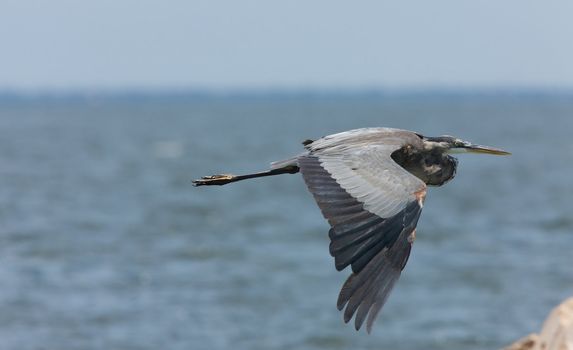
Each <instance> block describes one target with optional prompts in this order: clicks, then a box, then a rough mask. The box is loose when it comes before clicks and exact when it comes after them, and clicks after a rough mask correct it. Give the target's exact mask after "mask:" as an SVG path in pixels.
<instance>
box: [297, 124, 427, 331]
mask: <svg viewBox="0 0 573 350" xmlns="http://www.w3.org/2000/svg"><path fill="white" fill-rule="evenodd" d="M416 142H420V140H419V138H418V137H417V136H416V135H415V134H414V133H411V132H406V131H401V130H395V129H383V128H375V129H359V130H354V131H350V132H345V133H341V134H336V135H332V136H327V137H325V138H322V139H320V140H317V141H314V142H313V143H311V144H309V145H307V149H308V151H309V152H308V153H307V154H304V155H302V156H300V157H299V158H298V159H297V163H296V164H297V165H298V166H299V167H300V170H301V172H302V175H303V178H304V180H305V182H306V184H307V186H308V188H309V190H310V191H311V193H312V194H313V195H314V197H315V200H316V202H317V203H318V206H319V207H320V209H321V211H322V213H323V215H324V217H325V218H326V219H327V220H328V222H329V224H330V225H331V229H330V231H329V237H330V240H331V243H330V253H331V255H332V256H333V257H334V259H335V265H336V268H337V269H338V270H342V269H344V268H346V267H347V266H351V268H352V272H353V273H352V275H351V276H350V277H349V278H348V280H347V281H346V283H345V284H344V286H343V287H342V290H341V291H340V295H339V299H338V308H339V309H340V310H342V309H344V308H345V310H344V320H345V322H348V321H349V320H350V319H351V318H352V317H353V316H354V315H356V317H355V326H356V329H359V328H360V327H361V326H362V324H363V323H364V321H366V323H367V330H368V332H370V330H371V327H372V324H373V322H374V320H375V319H376V316H377V315H378V313H379V311H380V309H381V308H382V306H383V305H384V302H385V301H386V299H387V297H388V295H389V293H390V291H391V290H392V287H393V286H394V284H395V283H396V281H397V280H398V278H399V276H400V273H401V271H402V269H403V268H404V266H405V264H406V261H407V260H408V257H409V254H410V250H411V245H412V242H413V237H414V230H415V227H416V224H417V222H418V218H419V216H420V213H421V210H422V201H423V197H424V195H425V190H426V186H425V184H424V183H423V182H422V181H421V180H419V179H418V178H417V177H415V176H414V175H411V174H410V173H408V172H407V171H406V170H404V169H403V168H401V167H400V166H399V165H398V164H396V163H395V162H394V161H393V159H392V158H391V154H392V152H394V151H395V150H397V149H399V148H401V147H403V146H404V145H405V144H407V143H416Z"/></svg>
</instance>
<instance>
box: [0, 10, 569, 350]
mask: <svg viewBox="0 0 573 350" xmlns="http://www.w3.org/2000/svg"><path fill="white" fill-rule="evenodd" d="M572 13H573V3H572V2H570V1H566V0H555V1H545V2H538V1H523V0H519V1H518V0H509V1H504V2H499V1H491V0H487V1H480V2H471V3H470V2H460V1H453V0H450V1H441V0H439V1H432V2H427V1H410V2H400V3H397V2H390V1H361V2H359V3H358V2H354V3H349V2H340V1H326V0H317V1H310V2H309V1H289V2H278V1H264V2H262V1H240V2H239V1H230V0H222V1H217V2H213V1H169V2H161V3H160V2H155V1H147V0H145V1H141V0H138V1H135V0H125V1H121V2H118V1H110V0H100V1H97V2H95V1H82V2H78V1H72V0H68V1H65V0H55V1H51V2H43V1H32V0H24V1H22V0H18V1H11V0H0V45H1V46H0V48H1V53H0V164H1V165H0V349H2V350H4V349H19V350H27V349H157V348H167V349H197V350H202V349H215V350H217V349H245V350H247V349H351V348H364V349H420V348H424V349H451V350H460V349H476V350H477V349H496V348H500V347H502V346H504V345H507V344H509V343H511V342H513V341H514V340H516V339H517V338H520V337H522V336H524V335H526V334H528V333H530V332H533V331H536V330H538V329H539V327H540V325H541V322H542V321H543V319H544V318H545V316H546V314H547V312H548V311H549V310H550V309H551V308H552V307H553V306H555V305H556V304H558V303H559V302H560V301H561V300H563V299H564V298H566V297H568V296H571V295H573V268H572V266H573V254H572V253H571V251H572V249H573V232H572V231H573V217H572V215H571V212H572V211H573V204H572V202H571V197H570V196H571V193H573V183H572V181H571V174H572V171H573V165H572V163H573V143H572V142H571V139H570V137H571V133H572V132H573V65H572V64H571V62H573V46H572V42H571V37H572V35H573V22H572V21H571V14H572ZM366 126H389V127H396V128H404V129H410V130H415V131H418V132H421V133H423V134H426V135H431V136H437V135H441V134H451V135H455V136H457V137H460V138H463V139H467V140H470V141H474V142H476V143H480V144H485V145H491V146H495V147H500V148H503V149H507V150H509V151H511V152H513V155H512V156H511V157H487V156H477V155H473V156H472V155H461V156H460V157H459V159H460V166H459V171H458V175H457V177H456V179H455V180H454V181H453V182H451V183H449V184H448V185H446V186H444V187H442V188H436V189H431V190H430V191H429V194H428V198H427V200H426V205H425V207H424V213H423V214H422V217H421V219H420V222H419V226H418V227H419V228H418V235H417V237H418V238H417V241H416V244H415V246H414V249H413V252H412V256H411V258H410V261H409V263H408V266H407V267H406V269H405V272H404V274H403V275H402V278H401V280H400V281H399V282H398V284H397V286H396V288H395V290H394V292H393V294H392V295H391V297H390V299H389V300H388V302H387V304H386V306H385V308H384V309H383V311H382V313H381V316H380V318H379V320H378V322H377V324H376V325H375V327H374V332H373V334H372V335H370V336H368V335H367V334H366V333H365V332H359V333H357V332H355V331H354V329H353V327H352V326H351V325H344V323H343V322H342V315H340V313H339V312H338V311H337V310H336V307H335V304H336V298H337V294H338V292H339V289H340V287H341V285H342V283H343V281H344V280H345V279H346V277H347V275H348V274H349V272H336V270H335V269H334V264H333V261H332V258H331V257H330V256H329V254H328V237H327V231H328V226H327V223H326V222H325V221H324V220H323V218H322V216H321V215H320V212H319V210H318V208H317V207H316V205H315V203H314V201H313V199H312V197H311V195H310V194H308V193H307V192H306V189H305V186H304V184H303V181H302V179H301V177H300V176H298V175H297V176H290V175H285V176H281V177H276V178H268V179H261V180H259V181H253V182H244V183H240V184H235V185H233V186H229V187H224V188H192V187H191V180H192V179H194V178H197V177H199V176H201V175H207V174H212V173H219V172H235V173H241V172H250V171H257V170H263V169H266V168H267V166H268V163H269V162H271V161H274V160H279V159H283V158H287V157H289V156H291V155H294V154H297V153H298V152H300V151H301V149H302V146H301V145H300V142H301V141H302V140H304V139H307V138H317V137H320V136H323V135H326V134H330V133H334V132H338V131H343V130H347V129H353V128H359V127H366Z"/></svg>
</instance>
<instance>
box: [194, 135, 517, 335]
mask: <svg viewBox="0 0 573 350" xmlns="http://www.w3.org/2000/svg"><path fill="white" fill-rule="evenodd" d="M303 144H304V147H305V152H303V153H301V154H300V155H298V156H295V157H292V158H289V159H287V160H283V161H279V162H274V163H272V164H271V169H270V170H269V171H266V172H261V173H254V174H248V175H238V176H237V175H213V176H206V177H203V178H202V179H199V180H195V181H194V185H196V186H202V185H224V184H227V183H230V182H235V181H240V180H244V179H249V178H256V177H263V176H271V175H278V174H284V173H297V172H301V173H302V176H303V179H304V181H305V183H306V185H307V187H308V189H309V191H310V192H311V193H312V195H313V196H314V199H315V200H316V202H317V204H318V206H319V208H320V210H321V211H322V214H323V216H324V217H325V218H326V219H327V220H328V223H329V224H330V226H331V229H330V231H329V238H330V241H331V242H330V254H331V255H332V256H333V257H334V261H335V266H336V268H337V270H343V269H345V268H346V267H348V266H350V267H351V270H352V274H351V275H350V277H349V278H348V279H347V280H346V282H345V283H344V285H343V287H342V289H341V291H340V294H339V298H338V302H337V307H338V309H339V310H343V309H344V321H345V322H349V321H350V320H351V319H352V317H353V316H354V318H355V327H356V329H357V330H358V329H360V327H361V326H362V325H363V323H364V322H365V321H366V328H367V331H368V332H370V331H371V329H372V325H373V323H374V321H375V319H376V317H377V315H378V313H379V311H380V309H381V308H382V306H383V305H384V303H385V301H386V300H387V298H388V295H389V294H390V292H391V290H392V288H393V286H394V284H395V283H396V281H397V280H398V278H399V277H400V274H401V272H402V270H403V269H404V266H405V265H406V262H407V261H408V257H409V255H410V251H411V248H412V244H413V242H414V239H415V229H416V225H417V223H418V219H419V217H420V214H421V211H422V207H423V204H424V199H425V196H426V190H427V187H426V185H432V186H441V185H443V184H444V183H446V182H447V181H449V180H451V179H452V178H453V177H454V176H455V174H456V167H457V160H456V159H455V158H453V157H452V156H450V155H449V154H448V153H450V152H453V151H458V152H460V151H465V152H479V153H489V154H500V155H501V154H508V153H507V152H505V151H502V150H498V149H495V148H490V147H485V146H478V145H473V144H471V143H469V142H465V141H462V140H459V139H456V138H453V137H451V136H441V137H425V136H423V135H421V134H418V133H415V132H411V131H406V130H399V129H390V128H367V129H356V130H351V131H346V132H342V133H338V134H334V135H330V136H326V137H323V138H321V139H318V140H316V141H312V140H306V141H305V142H304V143H303Z"/></svg>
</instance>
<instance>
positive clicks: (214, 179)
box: [193, 174, 237, 186]
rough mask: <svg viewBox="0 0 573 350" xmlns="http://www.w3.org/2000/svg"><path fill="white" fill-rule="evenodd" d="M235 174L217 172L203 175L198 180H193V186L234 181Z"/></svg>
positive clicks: (223, 183)
mask: <svg viewBox="0 0 573 350" xmlns="http://www.w3.org/2000/svg"><path fill="white" fill-rule="evenodd" d="M236 178H237V176H235V175H233V174H219V175H209V176H203V177H201V178H200V179H198V180H193V186H211V185H217V186H221V185H226V184H228V183H229V182H233V181H236Z"/></svg>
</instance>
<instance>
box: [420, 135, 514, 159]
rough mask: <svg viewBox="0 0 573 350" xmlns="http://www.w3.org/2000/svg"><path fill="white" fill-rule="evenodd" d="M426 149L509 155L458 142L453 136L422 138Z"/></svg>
mask: <svg viewBox="0 0 573 350" xmlns="http://www.w3.org/2000/svg"><path fill="white" fill-rule="evenodd" d="M422 140H423V141H424V147H425V148H426V149H441V150H443V152H446V153H450V154H451V153H484V154H493V155H498V156H505V155H509V154H511V153H509V152H506V151H504V150H501V149H499V148H493V147H489V146H482V145H476V144H473V143H471V142H468V141H464V140H460V139H458V138H455V137H453V136H449V135H444V136H438V137H426V136H423V137H422Z"/></svg>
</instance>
